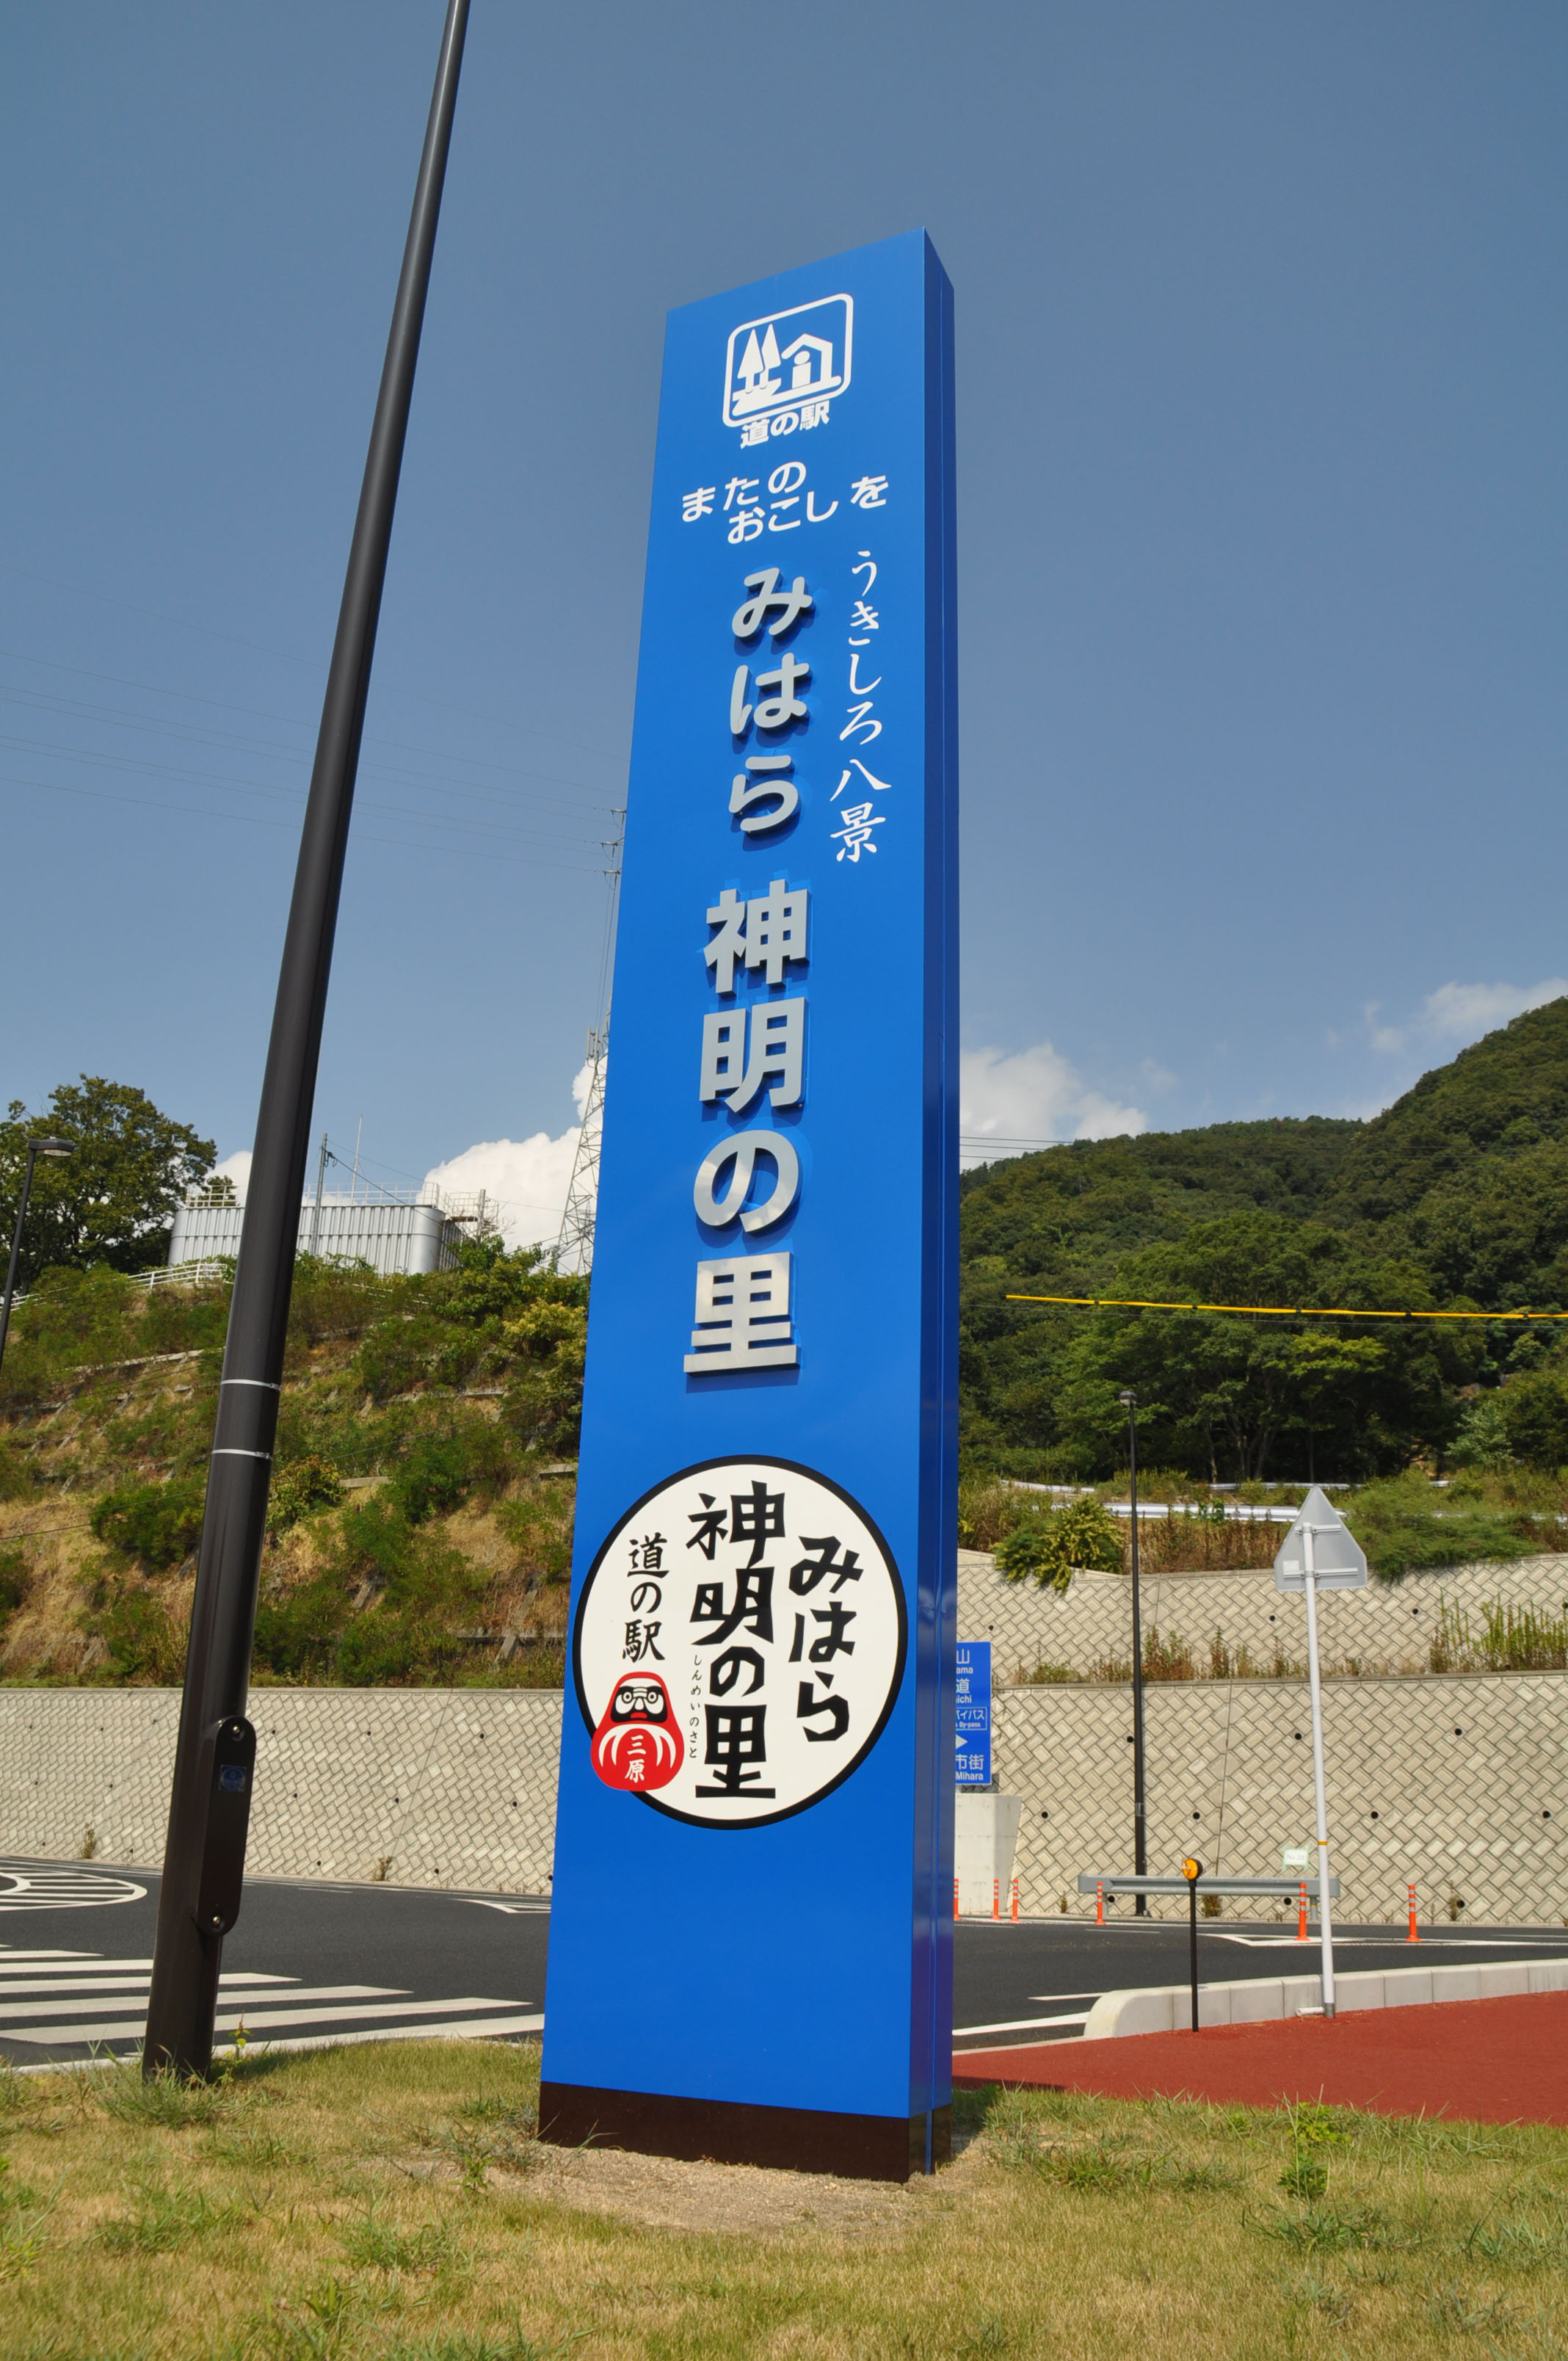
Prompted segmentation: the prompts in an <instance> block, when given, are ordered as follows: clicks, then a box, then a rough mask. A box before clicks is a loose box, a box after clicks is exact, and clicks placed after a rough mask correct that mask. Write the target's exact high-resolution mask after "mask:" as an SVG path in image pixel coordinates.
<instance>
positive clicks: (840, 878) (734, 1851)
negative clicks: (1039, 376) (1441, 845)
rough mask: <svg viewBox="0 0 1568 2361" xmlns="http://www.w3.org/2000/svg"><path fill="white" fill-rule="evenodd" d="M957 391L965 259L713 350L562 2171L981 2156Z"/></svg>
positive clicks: (607, 1437)
mask: <svg viewBox="0 0 1568 2361" xmlns="http://www.w3.org/2000/svg"><path fill="white" fill-rule="evenodd" d="M951 381H952V380H951V291H950V290H949V288H948V282H947V280H946V277H945V276H944V274H943V272H942V269H941V267H940V265H939V263H938V261H937V258H936V257H935V255H934V254H933V252H932V250H931V248H930V247H929V245H928V243H927V240H926V238H925V237H924V236H923V235H922V234H920V233H918V232H916V233H915V234H913V235H911V236H906V237H900V238H894V239H891V240H889V241H888V242H887V243H885V244H883V245H880V246H872V247H864V248H862V249H861V250H860V251H859V252H857V253H853V254H850V255H845V256H840V257H839V258H838V259H836V260H834V261H831V262H828V263H824V264H822V265H820V266H818V267H815V268H813V269H805V270H797V271H793V272H790V273H788V274H786V275H784V276H783V277H781V278H778V279H771V280H763V281H762V282H760V283H759V284H758V285H756V286H753V287H750V288H742V289H740V291H738V292H736V293H735V294H732V295H726V296H722V297H718V298H716V299H714V300H713V301H711V302H703V303H697V304H693V305H691V306H690V307H689V308H687V309H685V310H684V311H680V312H676V313H673V314H672V315H671V319H670V323H669V330H668V338H667V343H666V348H665V357H664V378H663V399H662V402H661V408H660V421H659V445H658V456H657V462H656V467H655V478H654V490H653V516H652V529H651V533H650V537H649V552H648V572H647V580H646V588H645V594H644V606H643V625H642V644H641V658H640V663H639V671H638V689H637V709H636V722H635V730H634V738H633V749H632V762H631V777H630V792H629V798H628V800H629V812H628V818H627V827H626V851H625V867H624V876H623V883H622V888H621V901H620V927H619V935H618V941H617V950H616V963H615V983H614V994H613V1016H612V1023H611V1033H610V1045H609V1065H608V1086H607V1103H606V1114H605V1128H604V1138H603V1148H602V1155H601V1161H600V1177H599V1194H598V1216H597V1225H596V1237H595V1256H594V1277H593V1302H592V1309H591V1312H590V1318H589V1329H588V1359H587V1384H586V1389H585V1398H584V1421H583V1439H582V1454H581V1460H580V1464H579V1471H578V1488H577V1522H576V1535H577V1538H576V1567H575V1573H574V1585H573V1596H572V1624H571V1651H570V1659H569V1664H568V1669H567V1694H566V1713H565V1731H564V1737H563V1742H562V1756H561V1779H560V1803H559V1815H558V1820H557V1828H556V1840H555V1874H554V1894H553V1903H552V1917H551V1932H550V1972H549V1986H548V1993H547V1998H546V2009H545V2026H546V2030H545V2037H544V2044H545V2046H544V2089H543V2095H542V2122H543V2125H544V2126H545V2128H546V2129H547V2130H548V2131H549V2132H550V2133H551V2134H552V2136H555V2137H557V2138H563V2139H566V2138H575V2137H582V2136H588V2132H589V2130H590V2129H591V2130H592V2132H593V2134H594V2136H597V2137H598V2138H600V2139H601V2140H607V2139H608V2140H609V2141H611V2142H613V2143H618V2144H620V2145H625V2146H632V2147H644V2148H649V2149H652V2150H655V2151H659V2150H663V2151H665V2152H669V2153H676V2154H679V2153H683V2152H690V2153H693V2154H701V2155H707V2156H725V2155H736V2156H754V2157H762V2156H765V2157H766V2158H768V2159H770V2160H773V2161H778V2162H795V2163H799V2164H803V2165H811V2164H819V2165H821V2166H823V2167H826V2168H831V2169H839V2170H851V2171H852V2170H861V2169H864V2170H872V2169H877V2170H882V2169H885V2166H886V2159H887V2158H889V2157H891V2156H893V2155H894V2150H895V2149H896V2152H897V2155H898V2156H899V2157H901V2158H908V2157H910V2156H913V2158H914V2161H915V2163H916V2166H919V2165H921V2164H925V2163H928V2161H929V2160H930V2157H931V2155H932V2152H933V2145H934V2144H935V2147H937V2149H938V2151H939V2148H940V2145H941V2138H942V2135H943V2132H944V2130H945V2125H944V2124H943V2123H942V2122H941V2121H940V2119H939V2111H940V2110H942V2109H943V2108H944V2107H945V2105H946V2103H947V2102H948V2097H949V2094H950V2092H949V2076H950V2064H951V2059H950V2050H951V2039H950V2034H951V1957H950V1948H949V1947H950V1942H951V1877H952V1867H951V1842H952V1837H951V1813H952V1804H951V1793H952V1782H951V1776H950V1772H949V1768H948V1731H949V1730H950V1729H951V1726H952V1725H951V1720H950V1715H951V1709H952V1706H951V1663H952V1617H953V1598H952V1578H953V1576H952V1567H953V1546H954V1533H955V1525H954V1516H955V1499H954V1491H955V1434H956V1410H955V1393H956V1365H955V1350H954V1333H955V1322H956V1290H955V1271H956V1183H955V1175H956V1171H957V1153H956V1149H957V1139H956V1071H957V1055H958V1052H957V1038H956V1023H955V1017H956V1009H955V998H956V983H957V944H956V930H955V918H954V907H955V889H956V883H957V861H956V812H955V791H956V775H955V774H956V751H955V719H956V717H955V708H954V690H953V570H952V568H953V557H952V459H951V434H952V408H951ZM944 1895H946V1896H947V1902H948V1906H947V1909H946V1910H944V1909H943V1908H942V1907H941V1902H942V1897H943V1896H944ZM629 1923H630V1924H635V1925H636V1926H637V1927H639V1929H640V1930H641V1931H640V1935H639V1938H638V1939H636V1940H635V1941H629V1939H628V1936H627V1931H626V1930H627V1927H628V1925H629ZM934 2119H935V2120H934ZM857 2159H859V2160H858V2161H857ZM878 2159H881V2161H880V2162H879V2161H878ZM899 2169H900V2170H901V2171H902V2170H907V2169H909V2168H908V2164H907V2162H905V2163H903V2164H902V2165H901V2166H900V2167H899Z"/></svg>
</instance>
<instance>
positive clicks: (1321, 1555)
mask: <svg viewBox="0 0 1568 2361" xmlns="http://www.w3.org/2000/svg"><path fill="white" fill-rule="evenodd" d="M1365 1582H1366V1559H1365V1555H1364V1554H1363V1553H1362V1550H1361V1548H1360V1546H1359V1544H1358V1543H1356V1541H1355V1540H1354V1537H1353V1535H1352V1534H1351V1532H1350V1530H1349V1528H1348V1526H1347V1525H1346V1523H1345V1521H1344V1519H1343V1517H1342V1516H1341V1515H1340V1513H1339V1510H1337V1509H1336V1508H1335V1507H1334V1506H1333V1504H1332V1501H1331V1500H1330V1499H1329V1498H1328V1495H1327V1494H1326V1493H1325V1492H1323V1491H1322V1490H1321V1489H1320V1488H1319V1487H1318V1486H1317V1485H1314V1486H1313V1487H1312V1489H1311V1490H1310V1492H1309V1493H1308V1495H1307V1497H1306V1499H1305V1500H1303V1502H1302V1503H1301V1511H1300V1514H1299V1516H1298V1518H1297V1520H1296V1521H1295V1523H1294V1524H1293V1525H1292V1526H1291V1528H1290V1530H1289V1532H1288V1533H1287V1534H1286V1536H1285V1539H1284V1541H1283V1542H1282V1543H1280V1546H1279V1550H1278V1554H1277V1556H1276V1558H1275V1561H1274V1587H1275V1588H1276V1590H1281V1591H1284V1590H1300V1591H1304V1592H1305V1594H1306V1599H1307V1678H1308V1683H1309V1685H1310V1689H1311V1697H1312V1793H1313V1801H1314V1804H1315V1806H1316V1810H1317V1821H1318V1827H1317V1850H1318V1927H1319V1937H1320V1940H1321V1946H1322V2007H1323V2015H1325V2016H1332V2015H1333V2013H1334V1929H1333V1911H1332V1905H1331V1903H1330V1899H1329V1807H1328V1800H1327V1788H1326V1784H1325V1780H1324V1776H1323V1693H1322V1683H1321V1677H1320V1675H1319V1669H1318V1592H1319V1590H1320V1589H1324V1590H1360V1589H1362V1588H1363V1587H1365Z"/></svg>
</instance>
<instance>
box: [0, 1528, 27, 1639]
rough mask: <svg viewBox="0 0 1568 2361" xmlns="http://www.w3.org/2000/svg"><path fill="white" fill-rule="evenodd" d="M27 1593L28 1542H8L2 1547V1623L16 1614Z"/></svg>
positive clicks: (0, 1553)
mask: <svg viewBox="0 0 1568 2361" xmlns="http://www.w3.org/2000/svg"><path fill="white" fill-rule="evenodd" d="M26 1597H27V1544H26V1543H23V1542H7V1543H5V1545H4V1546H3V1547H0V1623H5V1622H7V1621H8V1620H10V1618H11V1617H12V1616H13V1615H15V1613H16V1609H17V1608H18V1607H20V1605H21V1603H22V1601H23V1599H24V1598H26Z"/></svg>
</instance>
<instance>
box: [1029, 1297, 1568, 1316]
mask: <svg viewBox="0 0 1568 2361" xmlns="http://www.w3.org/2000/svg"><path fill="white" fill-rule="evenodd" d="M1005 1301H1007V1302H1009V1303H1067V1304H1072V1305H1075V1306H1076V1307H1078V1308H1079V1309H1080V1310H1088V1311H1094V1312H1245V1313H1247V1314H1248V1315H1249V1316H1255V1315H1259V1314H1261V1315H1262V1316H1263V1317H1264V1318H1266V1319H1270V1320H1568V1312H1529V1311H1521V1312H1358V1311H1355V1310H1353V1309H1352V1307H1351V1306H1350V1305H1348V1304H1344V1303H1336V1304H1323V1303H1156V1302H1151V1301H1146V1299H1145V1298H1143V1297H1142V1296H1136V1295H1009V1296H1007V1297H1006V1298H1005Z"/></svg>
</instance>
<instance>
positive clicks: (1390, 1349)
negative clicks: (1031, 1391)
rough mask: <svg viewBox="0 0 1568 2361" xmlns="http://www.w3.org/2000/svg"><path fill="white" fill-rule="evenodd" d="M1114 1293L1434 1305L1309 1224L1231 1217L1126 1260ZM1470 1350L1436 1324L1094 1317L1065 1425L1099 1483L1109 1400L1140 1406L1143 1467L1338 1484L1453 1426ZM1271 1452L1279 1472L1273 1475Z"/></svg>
mask: <svg viewBox="0 0 1568 2361" xmlns="http://www.w3.org/2000/svg"><path fill="white" fill-rule="evenodd" d="M1115 1291H1116V1293H1117V1294H1119V1295H1122V1294H1124V1295H1128V1296H1134V1297H1143V1298H1146V1299H1149V1300H1152V1301H1167V1302H1168V1301H1203V1302H1209V1303H1231V1304H1240V1305H1250V1304H1260V1305H1261V1304H1276V1305H1278V1304H1298V1303H1299V1304H1303V1305H1310V1304H1324V1305H1328V1304H1348V1305H1353V1306H1354V1305H1356V1304H1365V1305H1367V1306H1368V1307H1369V1308H1371V1307H1376V1308H1380V1309H1383V1308H1387V1309H1394V1310H1409V1311H1417V1310H1424V1309H1427V1308H1429V1307H1430V1306H1431V1290H1430V1289H1429V1288H1428V1286H1427V1283H1426V1280H1425V1279H1424V1278H1423V1276H1422V1274H1421V1273H1420V1271H1419V1270H1417V1269H1415V1268H1412V1267H1410V1266H1409V1265H1402V1264H1398V1263H1390V1262H1380V1261H1377V1260H1375V1259H1374V1258H1373V1257H1369V1256H1366V1255H1364V1254H1362V1253H1360V1252H1358V1251H1357V1249H1356V1248H1355V1247H1354V1246H1352V1245H1351V1244H1350V1242H1349V1241H1348V1240H1347V1239H1346V1238H1344V1237H1343V1236H1342V1235H1340V1234H1339V1233H1338V1232H1337V1231H1334V1230H1330V1229H1327V1228H1325V1227H1324V1226H1323V1225H1322V1224H1321V1223H1315V1222H1291V1221H1288V1220H1285V1219H1282V1218H1281V1217H1280V1216H1278V1215H1276V1214H1270V1213H1238V1214H1233V1215H1231V1216H1230V1217H1229V1218H1227V1219H1225V1220H1223V1221H1218V1222H1208V1223H1203V1224H1200V1225H1199V1226H1198V1227H1197V1228H1195V1229H1193V1230H1190V1232H1189V1233H1188V1235H1187V1236H1186V1237H1185V1238H1183V1239H1181V1240H1180V1241H1179V1242H1178V1243H1176V1244H1173V1245H1169V1246H1152V1247H1150V1248H1149V1249H1148V1250H1147V1251H1146V1253H1144V1254H1141V1255H1136V1256H1134V1257H1132V1258H1131V1259H1130V1260H1129V1261H1128V1262H1126V1263H1124V1265H1123V1266H1122V1268H1121V1270H1120V1271H1119V1272H1118V1274H1117V1285H1116V1290H1115ZM1478 1349H1479V1348H1478V1347H1477V1346H1476V1345H1475V1344H1473V1343H1467V1342H1466V1340H1465V1339H1464V1337H1462V1336H1460V1335H1457V1334H1454V1333H1453V1332H1452V1331H1450V1330H1448V1329H1446V1328H1445V1327H1441V1326H1438V1325H1437V1324H1435V1323H1433V1324H1431V1325H1429V1324H1428V1323H1425V1322H1420V1323H1416V1322H1412V1323H1409V1325H1405V1324H1402V1323H1400V1324H1396V1323H1392V1322H1388V1323H1385V1322H1381V1321H1379V1322H1378V1323H1376V1325H1373V1324H1372V1323H1368V1327H1367V1329H1366V1330H1365V1331H1360V1330H1357V1329H1356V1328H1355V1327H1354V1325H1353V1324H1352V1323H1348V1322H1344V1323H1341V1322H1335V1323H1332V1324H1331V1323H1328V1322H1326V1321H1324V1322H1316V1321H1314V1322H1310V1323H1309V1322H1305V1321H1303V1322H1301V1323H1295V1322H1292V1321H1289V1320H1284V1319H1279V1318H1255V1317H1249V1316H1248V1315H1247V1314H1246V1313H1245V1312H1239V1313H1216V1312H1101V1313H1099V1314H1097V1315H1096V1316H1095V1317H1094V1318H1093V1319H1092V1321H1091V1323H1090V1324H1089V1325H1088V1327H1087V1328H1086V1329H1085V1330H1084V1331H1082V1332H1081V1333H1080V1336H1079V1338H1078V1340H1077V1342H1076V1343H1075V1345H1073V1347H1072V1348H1071V1350H1070V1352H1069V1356H1068V1359H1067V1366H1066V1371H1065V1375H1066V1380H1067V1383H1066V1400H1065V1403H1064V1411H1063V1417H1064V1424H1065V1426H1066V1428H1067V1430H1068V1432H1069V1435H1070V1436H1071V1437H1072V1438H1074V1439H1075V1441H1076V1443H1077V1445H1078V1447H1079V1449H1080V1452H1081V1453H1082V1454H1083V1455H1084V1456H1086V1457H1087V1458H1089V1459H1091V1461H1092V1462H1093V1463H1095V1464H1097V1465H1098V1466H1101V1467H1102V1468H1104V1469H1105V1470H1106V1471H1107V1472H1109V1470H1110V1469H1111V1468H1113V1467H1114V1466H1117V1465H1118V1464H1119V1461H1120V1458H1121V1455H1122V1453H1123V1451H1124V1434H1125V1423H1126V1413H1125V1411H1124V1408H1123V1406H1122V1404H1121V1402H1120V1401H1119V1400H1118V1399H1117V1396H1118V1394H1119V1393H1120V1391H1121V1389H1123V1388H1124V1387H1129V1386H1130V1387H1132V1388H1133V1389H1135V1391H1136V1393H1137V1395H1138V1397H1139V1408H1138V1427H1139V1435H1140V1442H1141V1444H1142V1447H1143V1449H1144V1451H1145V1452H1146V1455H1147V1457H1148V1460H1149V1461H1150V1463H1151V1464H1153V1463H1157V1464H1159V1465H1160V1466H1173V1467H1183V1468H1186V1469H1188V1470H1189V1471H1190V1472H1191V1473H1192V1474H1194V1475H1199V1476H1205V1477H1231V1478H1237V1479H1240V1480H1243V1481H1245V1480H1248V1479H1250V1478H1256V1477H1264V1476H1266V1475H1267V1474H1268V1473H1269V1472H1270V1470H1271V1469H1273V1470H1276V1471H1279V1472H1282V1473H1284V1474H1286V1475H1288V1476H1290V1477H1297V1476H1300V1475H1303V1474H1305V1473H1306V1472H1307V1471H1308V1464H1309V1462H1310V1464H1311V1465H1314V1466H1317V1467H1319V1468H1321V1469H1322V1471H1323V1472H1324V1473H1332V1474H1333V1475H1335V1476H1347V1477H1348V1476H1353V1475H1360V1474H1376V1473H1380V1472H1383V1471H1385V1470H1387V1469H1391V1468H1396V1467H1400V1466H1404V1465H1405V1464H1406V1462H1407V1461H1408V1460H1409V1457H1410V1455H1411V1454H1412V1452H1414V1451H1416V1450H1418V1449H1420V1448H1422V1447H1427V1448H1432V1449H1441V1448H1442V1445H1443V1444H1444V1443H1446V1441H1447V1440H1448V1438H1449V1436H1450V1434H1451V1433H1452V1432H1453V1425H1454V1421H1455V1416H1456V1396H1455V1392H1454V1388H1455V1385H1456V1383H1457V1382H1458V1381H1459V1380H1460V1379H1461V1378H1463V1377H1464V1375H1465V1374H1466V1373H1467V1371H1468V1367H1469V1366H1470V1363H1471V1361H1472V1360H1473V1359H1474V1358H1475V1354H1476V1352H1477V1350H1478ZM1282 1454H1284V1455H1286V1457H1287V1458H1288V1463H1289V1464H1288V1465H1284V1464H1283V1462H1282V1457H1281V1455H1282Z"/></svg>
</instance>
